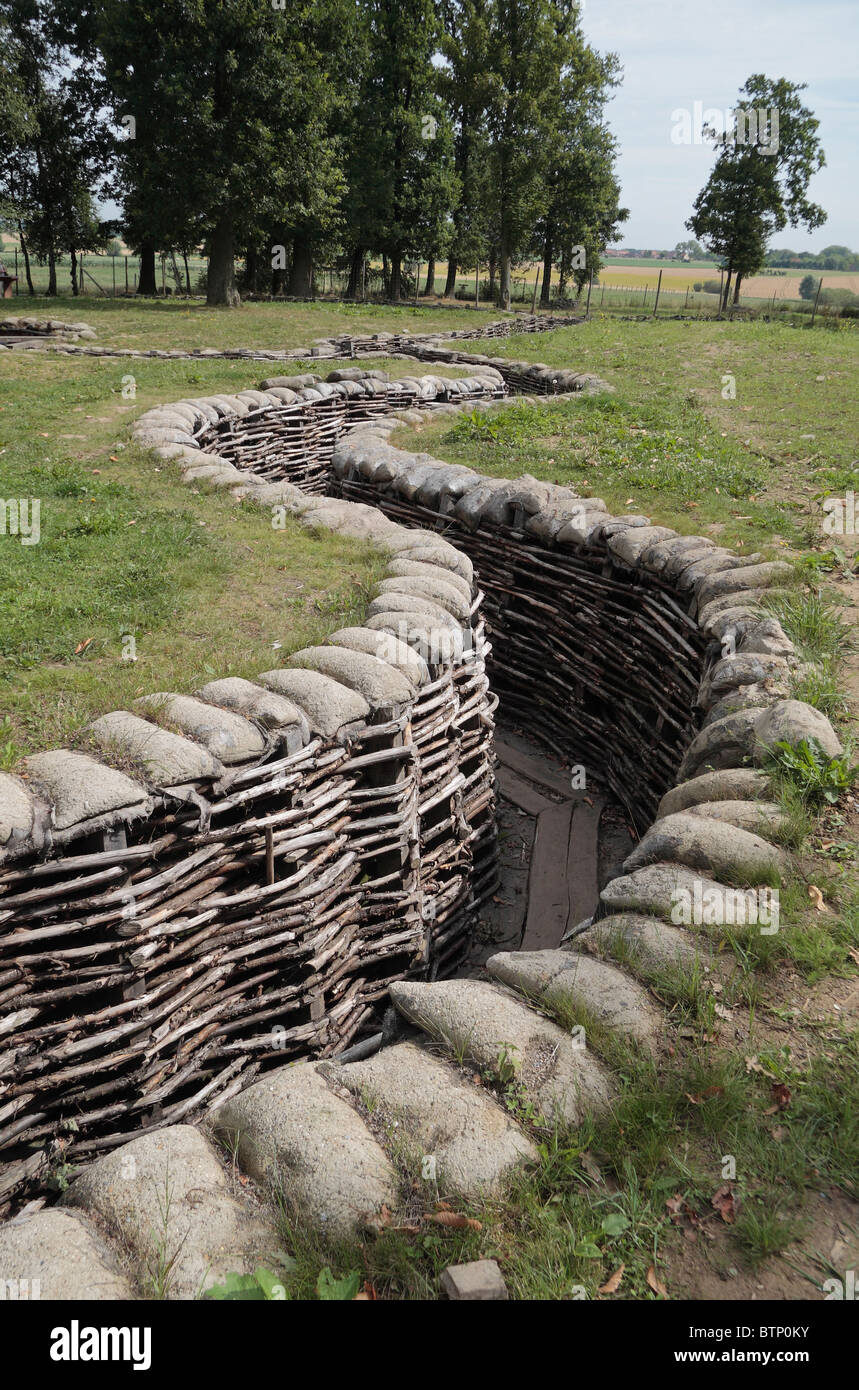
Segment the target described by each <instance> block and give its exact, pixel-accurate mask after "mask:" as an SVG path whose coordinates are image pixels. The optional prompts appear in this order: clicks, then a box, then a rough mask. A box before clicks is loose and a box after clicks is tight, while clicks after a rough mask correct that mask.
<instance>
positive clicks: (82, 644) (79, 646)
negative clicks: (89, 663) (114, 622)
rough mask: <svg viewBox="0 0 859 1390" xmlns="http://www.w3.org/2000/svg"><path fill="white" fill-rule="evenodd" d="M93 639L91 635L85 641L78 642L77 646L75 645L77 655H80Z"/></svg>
mask: <svg viewBox="0 0 859 1390" xmlns="http://www.w3.org/2000/svg"><path fill="white" fill-rule="evenodd" d="M92 640H93V639H92V638H91V637H88V638H87V639H86V641H85V642H78V644H77V646H76V647H75V656H80V654H81V652H85V651H86V649H87V647H88V646H89V645H90V643H91V642H92Z"/></svg>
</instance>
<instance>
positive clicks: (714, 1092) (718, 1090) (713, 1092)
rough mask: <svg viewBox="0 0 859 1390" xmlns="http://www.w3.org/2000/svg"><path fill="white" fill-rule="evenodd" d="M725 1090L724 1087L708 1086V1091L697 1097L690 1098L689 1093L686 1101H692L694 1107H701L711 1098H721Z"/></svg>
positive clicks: (700, 1093)
mask: <svg viewBox="0 0 859 1390" xmlns="http://www.w3.org/2000/svg"><path fill="white" fill-rule="evenodd" d="M724 1089H725V1088H724V1086H708V1087H707V1089H706V1091H701V1092H699V1094H698V1095H696V1096H690V1094H689V1092H688V1091H687V1092H686V1099H687V1100H688V1101H690V1102H691V1104H692V1105H701V1103H702V1102H703V1101H705V1100H708V1099H709V1098H710V1096H720V1095H721V1094H722V1092H723V1091H724Z"/></svg>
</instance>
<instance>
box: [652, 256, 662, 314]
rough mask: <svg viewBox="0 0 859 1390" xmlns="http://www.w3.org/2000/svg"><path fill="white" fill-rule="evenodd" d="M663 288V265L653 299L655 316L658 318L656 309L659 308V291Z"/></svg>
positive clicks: (660, 268)
mask: <svg viewBox="0 0 859 1390" xmlns="http://www.w3.org/2000/svg"><path fill="white" fill-rule="evenodd" d="M661 289H662V266H660V267H659V279H658V280H657V282H656V298H655V300H654V301H653V317H654V318H656V310H657V309H658V308H659V291H660V290H661Z"/></svg>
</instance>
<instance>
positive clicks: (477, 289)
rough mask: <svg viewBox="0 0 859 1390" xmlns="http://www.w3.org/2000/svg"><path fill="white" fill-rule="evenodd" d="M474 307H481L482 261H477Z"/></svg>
mask: <svg viewBox="0 0 859 1390" xmlns="http://www.w3.org/2000/svg"><path fill="white" fill-rule="evenodd" d="M474 307H475V309H479V308H480V262H479V261H478V262H477V271H476V272H475V276H474Z"/></svg>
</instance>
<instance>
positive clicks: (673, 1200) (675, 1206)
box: [665, 1192, 684, 1222]
mask: <svg viewBox="0 0 859 1390" xmlns="http://www.w3.org/2000/svg"><path fill="white" fill-rule="evenodd" d="M665 1206H666V1208H667V1210H668V1214H669V1215H670V1217H671V1220H672V1222H677V1221H679V1220H680V1218H681V1217H682V1215H683V1208H684V1202H683V1198H682V1197H681V1196H680V1193H679V1192H676V1193H675V1194H674V1196H673V1197H668V1198H666V1201H665Z"/></svg>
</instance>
